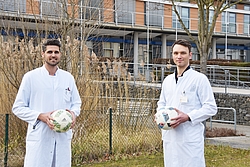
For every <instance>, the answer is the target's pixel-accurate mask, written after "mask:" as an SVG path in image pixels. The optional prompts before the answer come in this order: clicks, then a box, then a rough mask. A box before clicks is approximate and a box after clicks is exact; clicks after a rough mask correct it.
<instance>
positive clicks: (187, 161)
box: [157, 68, 217, 167]
mask: <svg viewBox="0 0 250 167" xmlns="http://www.w3.org/2000/svg"><path fill="white" fill-rule="evenodd" d="M157 105H158V108H162V107H164V106H172V107H174V108H177V109H179V110H180V111H182V112H184V113H186V114H188V116H189V117H190V119H191V121H187V122H185V123H182V124H180V125H179V126H178V127H177V128H175V129H172V130H162V140H163V150H164V166H165V167H205V159H204V133H203V132H204V125H203V124H202V121H204V120H206V119H207V118H209V117H210V116H213V115H215V114H216V113H217V106H216V102H215V99H214V94H213V91H212V88H211V86H210V83H209V80H208V79H207V77H206V76H205V75H204V74H202V73H199V72H197V71H195V70H193V69H192V68H190V69H189V70H187V71H186V72H184V73H183V76H182V77H179V78H178V82H177V83H176V80H175V75H174V74H171V75H169V76H167V77H166V78H165V79H164V81H163V84H162V91H161V94H160V99H159V101H158V102H157Z"/></svg>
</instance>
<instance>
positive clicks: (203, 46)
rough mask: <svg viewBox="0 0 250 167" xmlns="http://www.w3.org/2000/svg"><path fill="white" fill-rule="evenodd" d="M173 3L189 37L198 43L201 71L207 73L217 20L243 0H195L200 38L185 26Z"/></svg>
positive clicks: (173, 2) (174, 4) (175, 10)
mask: <svg viewBox="0 0 250 167" xmlns="http://www.w3.org/2000/svg"><path fill="white" fill-rule="evenodd" d="M171 2H172V5H173V10H174V12H175V14H176V15H177V17H178V20H179V22H180V24H181V26H182V28H183V29H184V30H185V31H186V33H187V34H188V36H189V38H190V39H191V40H192V41H193V42H194V43H195V44H196V46H197V49H198V52H199V54H200V66H201V69H200V71H201V72H202V73H204V74H206V73H207V59H208V55H209V52H210V50H211V46H212V37H213V34H214V28H215V24H216V21H217V18H218V16H219V15H220V14H221V13H222V12H223V11H225V10H226V9H228V8H230V7H231V6H233V5H236V4H238V3H240V2H242V0H236V1H231V0H220V1H217V0H193V1H192V2H193V3H195V4H197V6H198V16H199V25H198V39H196V38H194V36H193V35H192V34H191V33H190V31H189V29H188V28H187V27H186V26H185V24H184V22H183V20H182V18H181V16H180V13H179V11H178V9H177V7H176V4H177V3H179V2H176V1H175V0H171ZM211 10H213V17H212V22H210V19H209V18H211V16H210V15H211V12H210V11H211Z"/></svg>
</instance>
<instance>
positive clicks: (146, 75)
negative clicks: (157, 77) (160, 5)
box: [145, 0, 150, 82]
mask: <svg viewBox="0 0 250 167" xmlns="http://www.w3.org/2000/svg"><path fill="white" fill-rule="evenodd" d="M146 9H147V10H146V12H147V13H146V14H147V54H146V56H147V62H146V63H147V68H146V73H145V78H146V81H147V82H149V81H150V78H149V0H148V1H147V7H146Z"/></svg>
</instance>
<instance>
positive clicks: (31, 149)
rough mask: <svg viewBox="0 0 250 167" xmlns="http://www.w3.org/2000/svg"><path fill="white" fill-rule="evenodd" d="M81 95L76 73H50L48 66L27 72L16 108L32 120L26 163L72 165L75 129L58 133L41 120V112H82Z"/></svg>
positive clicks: (36, 166)
mask: <svg viewBox="0 0 250 167" xmlns="http://www.w3.org/2000/svg"><path fill="white" fill-rule="evenodd" d="M80 107H81V99H80V96H79V92H78V90H77V87H76V84H75V80H74V78H73V76H72V75H71V74H70V73H69V72H66V71H64V70H61V69H58V70H57V72H56V74H55V76H51V75H49V73H48V71H47V70H46V68H45V67H44V66H42V67H40V68H37V69H35V70H32V71H29V72H27V73H26V74H25V75H24V77H23V79H22V83H21V85H20V88H19V90H18V93H17V96H16V100H15V102H14V104H13V108H12V111H13V113H14V114H15V115H16V116H17V117H19V118H20V119H22V120H24V121H26V122H27V123H28V129H27V136H26V155H25V161H24V166H25V167H51V166H52V160H53V157H55V162H54V166H55V167H71V139H72V130H71V129H70V130H69V131H67V132H65V133H58V132H54V131H53V130H51V129H50V128H49V127H48V126H47V124H45V123H43V122H42V121H40V122H39V123H38V124H37V125H36V126H35V127H33V126H34V125H35V124H36V121H37V118H38V115H39V114H40V113H45V112H50V111H54V110H57V109H69V110H71V111H73V112H74V113H75V115H76V116H78V115H79V114H80Z"/></svg>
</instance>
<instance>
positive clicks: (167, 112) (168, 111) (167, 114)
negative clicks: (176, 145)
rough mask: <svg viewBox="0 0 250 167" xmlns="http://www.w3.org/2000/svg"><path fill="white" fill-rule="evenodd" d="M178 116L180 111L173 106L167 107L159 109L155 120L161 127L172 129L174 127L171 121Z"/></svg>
mask: <svg viewBox="0 0 250 167" xmlns="http://www.w3.org/2000/svg"><path fill="white" fill-rule="evenodd" d="M177 116H178V113H177V112H176V111H175V109H174V108H173V107H165V108H162V109H159V110H158V111H157V113H156V114H155V121H156V124H157V125H158V127H159V128H160V129H164V130H170V129H172V128H171V126H170V123H171V122H173V121H171V119H172V118H174V117H177Z"/></svg>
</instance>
